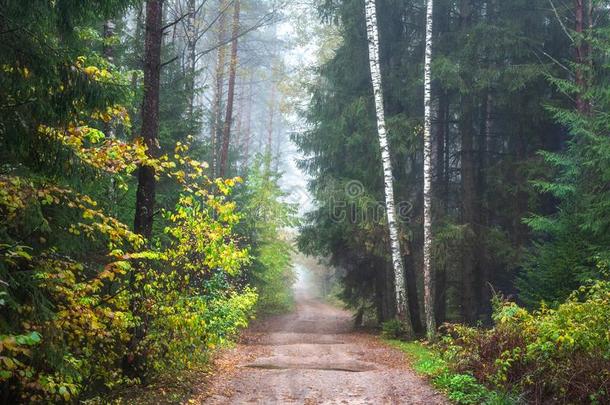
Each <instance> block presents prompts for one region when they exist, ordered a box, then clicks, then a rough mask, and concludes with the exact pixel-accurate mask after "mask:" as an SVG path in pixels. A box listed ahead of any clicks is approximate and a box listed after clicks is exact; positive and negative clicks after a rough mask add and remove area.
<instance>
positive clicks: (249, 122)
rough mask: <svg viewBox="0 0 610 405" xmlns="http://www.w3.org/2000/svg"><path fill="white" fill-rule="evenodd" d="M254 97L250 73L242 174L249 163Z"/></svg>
mask: <svg viewBox="0 0 610 405" xmlns="http://www.w3.org/2000/svg"><path fill="white" fill-rule="evenodd" d="M253 97H254V93H253V81H252V74H250V78H249V83H248V103H247V105H248V112H247V114H246V128H245V131H244V136H243V138H244V142H245V145H244V163H243V165H242V166H243V172H244V174H247V172H248V166H249V164H250V162H249V160H250V143H251V142H252V134H251V132H252V102H253V101H254V99H253Z"/></svg>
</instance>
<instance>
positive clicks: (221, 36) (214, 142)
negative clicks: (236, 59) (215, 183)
mask: <svg viewBox="0 0 610 405" xmlns="http://www.w3.org/2000/svg"><path fill="white" fill-rule="evenodd" d="M226 4H227V0H221V2H220V5H219V12H220V13H222V14H221V16H220V18H219V19H218V43H219V44H222V43H223V42H224V41H225V36H226V29H227V27H226V16H225V12H226V8H227V7H226ZM225 57H226V47H225V46H220V47H219V48H218V51H217V58H216V73H215V79H216V87H215V89H214V100H213V102H212V125H211V133H210V144H211V149H212V176H213V177H216V175H217V170H218V163H217V157H218V151H217V149H218V140H219V132H220V130H221V127H220V126H221V121H222V119H221V114H222V99H223V95H224V82H225V77H224V75H225Z"/></svg>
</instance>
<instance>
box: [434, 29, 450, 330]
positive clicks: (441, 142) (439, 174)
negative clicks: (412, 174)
mask: <svg viewBox="0 0 610 405" xmlns="http://www.w3.org/2000/svg"><path fill="white" fill-rule="evenodd" d="M437 21H438V19H437ZM436 121H437V126H436V131H435V143H436V148H435V153H436V158H435V159H434V163H435V182H434V184H433V185H434V190H433V195H434V200H433V201H434V202H435V205H434V208H435V210H434V218H436V220H437V221H438V220H444V218H445V215H447V205H448V195H447V193H448V188H449V187H448V184H447V177H448V175H447V170H446V165H447V149H448V147H447V138H448V135H449V134H448V132H449V94H448V92H447V91H441V92H440V96H439V103H438V114H437V120H436ZM443 262H444V261H443ZM446 267H447V265H446V263H439V262H438V261H437V262H436V263H435V266H434V268H435V269H436V274H435V275H436V279H435V280H434V293H435V294H434V295H435V297H434V299H435V310H434V313H435V316H436V322H437V324H439V323H442V322H444V321H445V314H446V306H447V304H446V300H447V296H446V292H447V268H446Z"/></svg>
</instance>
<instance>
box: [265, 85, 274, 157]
mask: <svg viewBox="0 0 610 405" xmlns="http://www.w3.org/2000/svg"><path fill="white" fill-rule="evenodd" d="M275 92H276V88H275V83H273V81H272V83H271V100H270V101H269V122H268V124H267V144H266V146H265V153H268V154H270V155H271V153H272V149H271V147H272V146H273V119H274V118H275V117H274V116H275Z"/></svg>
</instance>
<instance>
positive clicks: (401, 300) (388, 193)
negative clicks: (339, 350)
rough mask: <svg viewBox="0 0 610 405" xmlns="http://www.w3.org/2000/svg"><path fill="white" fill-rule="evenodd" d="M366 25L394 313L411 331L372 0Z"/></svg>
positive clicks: (377, 34) (368, 3)
mask: <svg viewBox="0 0 610 405" xmlns="http://www.w3.org/2000/svg"><path fill="white" fill-rule="evenodd" d="M364 9H365V15H366V29H367V38H368V47H369V64H370V69H371V82H372V84H373V93H374V96H375V110H376V115H377V135H378V137H379V147H380V151H381V161H382V164H383V178H384V187H385V203H386V215H387V220H388V231H389V235H390V245H391V253H392V264H393V270H394V292H395V295H396V316H397V318H398V319H399V320H400V321H401V322H402V323H403V324H404V327H405V332H406V334H407V335H409V336H412V335H413V325H412V324H411V315H410V313H409V304H408V302H407V294H406V288H405V275H404V268H403V263H402V255H401V248H400V240H399V236H398V235H399V234H398V224H397V222H396V209H395V206H394V180H393V178H392V161H391V160H390V147H389V145H388V140H387V136H386V124H385V113H384V104H383V90H382V84H381V69H380V66H379V32H378V28H377V10H376V9H375V0H365V7H364Z"/></svg>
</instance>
